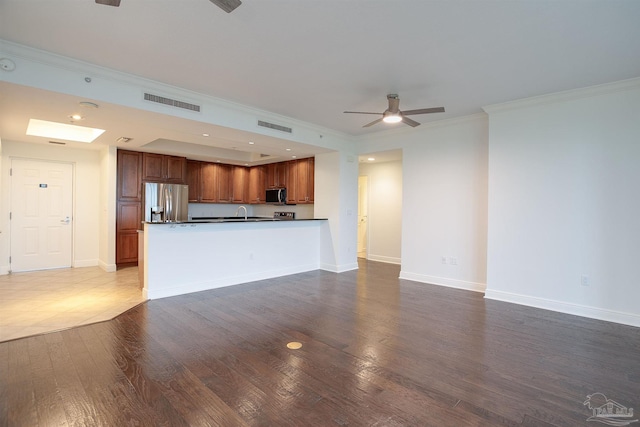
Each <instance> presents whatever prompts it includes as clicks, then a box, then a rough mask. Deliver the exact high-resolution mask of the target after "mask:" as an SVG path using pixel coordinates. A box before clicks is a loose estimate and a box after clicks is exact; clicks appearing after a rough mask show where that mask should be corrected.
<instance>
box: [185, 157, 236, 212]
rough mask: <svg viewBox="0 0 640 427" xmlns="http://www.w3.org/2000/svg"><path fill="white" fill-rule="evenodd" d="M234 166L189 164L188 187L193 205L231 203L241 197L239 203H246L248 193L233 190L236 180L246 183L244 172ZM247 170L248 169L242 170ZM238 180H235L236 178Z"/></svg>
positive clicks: (204, 163) (191, 162)
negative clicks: (245, 198)
mask: <svg viewBox="0 0 640 427" xmlns="http://www.w3.org/2000/svg"><path fill="white" fill-rule="evenodd" d="M235 168H240V166H232V165H226V164H220V163H209V162H198V161H195V160H189V161H188V162H187V185H189V202H192V203H231V202H235V200H236V197H241V198H242V200H241V201H240V202H239V203H244V202H245V200H244V197H245V194H246V191H244V190H243V189H242V188H239V189H238V190H236V189H235V188H233V182H234V179H235V180H236V181H238V182H240V181H243V185H247V184H248V181H247V184H244V181H246V179H245V178H244V172H245V171H244V170H238V171H236V169H235ZM242 169H246V168H242ZM236 175H237V176H238V177H237V178H234V177H235V176H236ZM236 193H237V195H236Z"/></svg>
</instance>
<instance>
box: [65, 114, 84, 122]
mask: <svg viewBox="0 0 640 427" xmlns="http://www.w3.org/2000/svg"><path fill="white" fill-rule="evenodd" d="M69 118H70V119H71V120H75V121H78V120H84V117H82V116H81V115H80V114H72V115H70V116H69Z"/></svg>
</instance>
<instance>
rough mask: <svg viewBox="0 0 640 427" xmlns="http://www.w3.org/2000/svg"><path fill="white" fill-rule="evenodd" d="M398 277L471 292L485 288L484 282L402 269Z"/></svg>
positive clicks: (482, 290) (481, 290)
mask: <svg viewBox="0 0 640 427" xmlns="http://www.w3.org/2000/svg"><path fill="white" fill-rule="evenodd" d="M400 278H401V279H406V280H412V281H414V282H421V283H429V284H431V285H438V286H445V287H447V288H456V289H465V290H467V291H473V292H484V291H485V289H486V288H487V285H486V284H485V283H476V282H467V281H464V280H458V279H449V278H447V277H437V276H428V275H426V274H419V273H410V272H407V271H402V270H401V271H400Z"/></svg>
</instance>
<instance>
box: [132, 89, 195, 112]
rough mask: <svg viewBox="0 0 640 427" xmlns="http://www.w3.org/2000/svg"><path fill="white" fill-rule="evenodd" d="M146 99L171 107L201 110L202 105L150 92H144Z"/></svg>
mask: <svg viewBox="0 0 640 427" xmlns="http://www.w3.org/2000/svg"><path fill="white" fill-rule="evenodd" d="M144 100H145V101H151V102H157V103H158V104H164V105H170V106H171V107H177V108H183V109H185V110H191V111H197V112H200V106H199V105H195V104H190V103H188V102H184V101H178V100H177V99H171V98H166V97H164V96H159V95H152V94H150V93H145V94H144Z"/></svg>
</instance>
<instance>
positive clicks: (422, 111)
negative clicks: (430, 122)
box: [402, 107, 444, 116]
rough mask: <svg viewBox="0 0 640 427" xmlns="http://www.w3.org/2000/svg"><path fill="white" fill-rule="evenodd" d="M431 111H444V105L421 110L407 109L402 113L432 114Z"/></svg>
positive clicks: (406, 114)
mask: <svg viewBox="0 0 640 427" xmlns="http://www.w3.org/2000/svg"><path fill="white" fill-rule="evenodd" d="M430 113H444V107H435V108H420V109H419V110H407V111H403V112H402V114H403V115H405V116H410V115H414V114H430Z"/></svg>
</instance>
